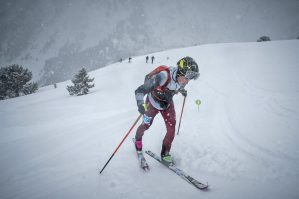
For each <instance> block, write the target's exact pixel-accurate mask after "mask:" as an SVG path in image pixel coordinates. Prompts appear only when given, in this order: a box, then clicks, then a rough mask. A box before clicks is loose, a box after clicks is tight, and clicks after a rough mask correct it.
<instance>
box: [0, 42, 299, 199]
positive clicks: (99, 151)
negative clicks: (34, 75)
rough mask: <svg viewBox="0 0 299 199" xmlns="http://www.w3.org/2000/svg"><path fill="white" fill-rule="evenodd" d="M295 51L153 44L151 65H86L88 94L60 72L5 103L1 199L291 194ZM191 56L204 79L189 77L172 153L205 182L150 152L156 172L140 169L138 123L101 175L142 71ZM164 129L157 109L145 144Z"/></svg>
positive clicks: (298, 104) (297, 81)
mask: <svg viewBox="0 0 299 199" xmlns="http://www.w3.org/2000/svg"><path fill="white" fill-rule="evenodd" d="M298 54H299V41H298V40H290V41H276V42H262V43H235V44H229V43H228V44H216V45H202V46H196V47H190V48H183V49H174V50H170V51H165V52H159V53H156V54H154V56H155V57H156V63H155V64H153V65H152V64H146V63H145V57H144V56H140V57H133V60H132V63H127V60H126V61H124V62H123V63H115V64H112V65H110V66H108V67H105V68H102V69H99V70H96V71H93V72H90V73H89V75H90V77H95V84H96V87H95V88H93V89H92V90H91V93H90V94H88V95H86V96H80V97H72V96H69V95H68V93H67V91H66V89H65V88H66V85H69V84H70V81H67V82H62V83H59V84H58V88H57V89H54V88H53V87H51V86H48V87H43V88H41V89H40V90H39V91H38V92H37V93H35V94H32V95H28V96H23V97H19V98H14V99H9V100H5V101H0V137H1V139H0V171H1V172H0V198H3V199H6V198H30V199H35V198H49V199H50V198H51V199H52V198H136V199H137V198H151V199H152V198H199V197H201V198H271V199H272V198H298V197H299V191H298V189H297V184H298V183H299V168H298V165H299V133H298V129H299V124H298V119H299V87H298V85H299V78H298V75H299V64H298V63H299V57H298ZM186 55H188V56H191V57H194V58H195V59H196V60H197V61H198V63H199V66H200V72H201V77H200V78H199V80H197V81H191V82H190V83H189V85H188V86H187V90H188V97H187V100H186V106H185V111H184V115H183V121H182V125H181V130H180V135H179V136H176V138H175V140H174V142H173V148H172V154H173V156H174V158H175V161H176V162H177V165H178V166H179V167H181V168H182V169H183V170H185V171H186V172H187V173H189V174H191V175H192V176H193V177H195V178H196V179H198V180H200V181H203V182H206V181H208V182H209V184H210V185H211V187H210V189H209V191H199V190H197V189H195V188H194V187H192V186H191V185H189V184H188V183H186V182H185V181H184V180H182V179H180V178H179V177H177V176H176V175H175V174H173V173H172V172H171V171H168V170H167V169H166V168H164V167H163V166H162V165H160V164H159V163H158V162H157V161H155V160H153V159H151V158H150V157H148V156H146V158H147V160H148V162H149V164H150V167H151V171H150V172H149V173H144V172H143V171H142V170H141V169H139V167H138V163H137V158H136V153H135V151H134V148H133V145H132V142H131V138H132V137H133V136H134V134H135V131H136V127H135V129H134V130H133V132H132V133H131V134H130V136H129V137H128V139H127V140H126V141H125V142H124V144H123V146H122V147H121V148H120V150H119V151H118V153H117V154H116V155H115V156H114V158H113V159H112V161H111V162H110V164H109V165H108V166H107V167H106V169H105V170H104V172H103V173H102V174H101V175H98V172H99V169H101V168H102V167H103V166H104V164H105V163H106V161H107V160H108V158H109V157H110V155H111V154H112V152H113V151H114V149H115V148H116V146H117V145H118V143H119V142H120V141H121V140H122V138H123V136H124V135H125V133H126V132H127V131H128V129H129V128H130V127H131V125H132V124H133V122H134V121H135V119H136V118H137V117H138V112H137V108H136V103H135V99H134V90H135V89H136V88H137V86H139V85H140V84H141V83H142V81H143V78H144V75H145V74H146V73H148V72H149V71H151V70H152V69H153V68H154V67H155V66H157V65H159V64H168V65H174V64H175V63H176V61H177V60H178V59H179V58H181V57H183V56H186ZM196 99H201V101H202V104H201V105H200V107H199V108H197V106H196V104H195V100H196ZM182 100H183V98H182V96H179V95H178V96H175V104H176V112H177V118H179V115H180V110H181V105H182ZM164 134H165V127H164V124H163V121H162V118H161V116H160V115H158V116H157V117H156V118H155V122H154V124H153V125H152V127H151V128H150V129H149V130H148V131H147V132H146V134H145V136H144V147H145V148H147V149H151V150H152V151H154V152H157V153H159V152H160V148H161V142H162V139H163V137H164Z"/></svg>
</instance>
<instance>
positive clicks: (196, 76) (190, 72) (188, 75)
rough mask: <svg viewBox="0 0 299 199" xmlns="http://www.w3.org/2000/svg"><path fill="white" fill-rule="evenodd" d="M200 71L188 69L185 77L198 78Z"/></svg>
mask: <svg viewBox="0 0 299 199" xmlns="http://www.w3.org/2000/svg"><path fill="white" fill-rule="evenodd" d="M199 75H200V74H199V73H198V72H194V71H191V70H188V71H187V72H186V74H185V77H186V78H187V79H189V80H191V79H194V80H196V79H197V78H198V77H199Z"/></svg>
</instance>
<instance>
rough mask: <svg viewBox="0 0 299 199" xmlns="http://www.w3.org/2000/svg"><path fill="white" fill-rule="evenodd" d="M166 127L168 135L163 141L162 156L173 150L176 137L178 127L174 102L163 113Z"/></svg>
mask: <svg viewBox="0 0 299 199" xmlns="http://www.w3.org/2000/svg"><path fill="white" fill-rule="evenodd" d="M161 114H162V116H163V119H164V122H165V125H166V130H167V132H166V135H165V137H164V139H163V145H162V151H161V155H163V154H165V153H168V152H169V151H170V149H171V144H172V141H173V139H174V136H175V125H176V115H175V109H174V104H173V102H172V103H171V104H170V106H169V107H168V108H167V109H166V110H163V111H161Z"/></svg>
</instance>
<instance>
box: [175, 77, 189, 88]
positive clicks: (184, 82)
mask: <svg viewBox="0 0 299 199" xmlns="http://www.w3.org/2000/svg"><path fill="white" fill-rule="evenodd" d="M177 80H178V83H179V85H180V86H181V87H185V86H186V85H187V84H188V82H189V79H188V78H186V77H185V76H178V78H177Z"/></svg>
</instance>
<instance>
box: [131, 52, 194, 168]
mask: <svg viewBox="0 0 299 199" xmlns="http://www.w3.org/2000/svg"><path fill="white" fill-rule="evenodd" d="M198 77H199V73H198V65H197V63H196V62H195V61H194V60H193V59H192V58H191V57H184V58H182V59H180V60H179V61H178V63H177V67H171V66H170V67H168V66H159V67H157V68H156V69H155V70H153V71H152V72H151V73H149V74H148V75H146V77H145V80H144V84H143V85H141V86H139V87H138V88H137V89H136V91H135V98H136V101H137V106H138V111H139V112H140V114H142V115H143V122H142V124H141V125H140V126H139V127H138V129H137V132H136V135H135V140H136V141H135V147H136V149H137V150H139V151H142V136H143V134H144V132H145V131H146V130H147V129H148V128H149V127H150V126H151V124H152V122H153V120H154V118H155V116H156V115H157V114H158V113H159V112H160V113H161V115H162V117H163V119H164V122H165V125H166V129H167V132H166V135H165V137H164V139H163V144H162V150H161V159H162V161H164V162H165V163H167V164H170V163H172V158H171V155H170V154H169V151H170V149H171V144H172V141H173V139H174V135H175V125H176V114H175V108H174V104H173V100H172V98H173V96H174V95H175V94H177V93H178V92H180V93H181V94H182V95H183V96H184V97H186V96H187V91H186V90H185V89H184V87H185V86H186V85H187V84H188V82H189V81H190V80H191V79H197V78H198ZM145 96H146V100H145V102H144V97H145Z"/></svg>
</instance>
